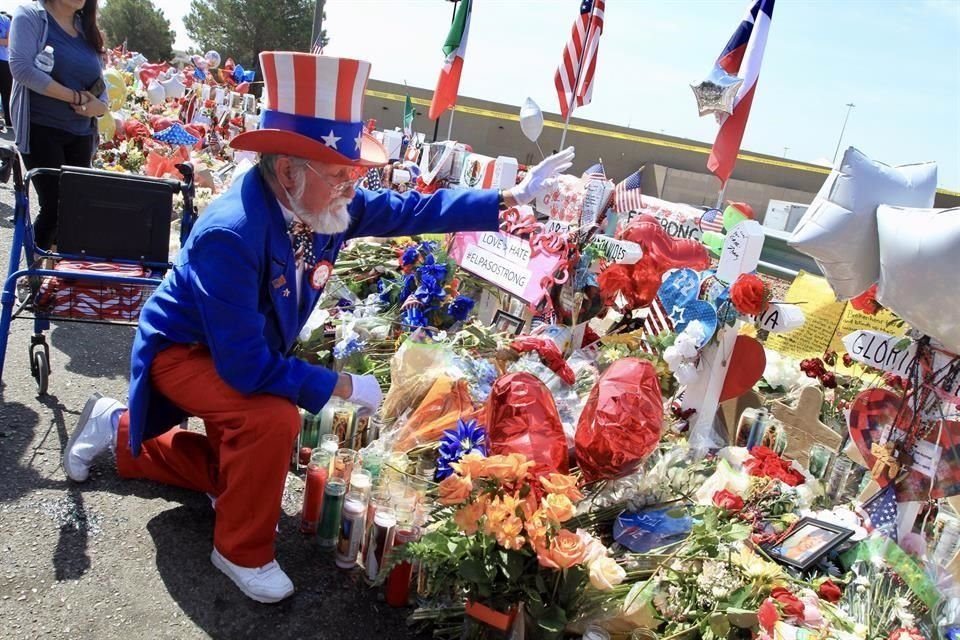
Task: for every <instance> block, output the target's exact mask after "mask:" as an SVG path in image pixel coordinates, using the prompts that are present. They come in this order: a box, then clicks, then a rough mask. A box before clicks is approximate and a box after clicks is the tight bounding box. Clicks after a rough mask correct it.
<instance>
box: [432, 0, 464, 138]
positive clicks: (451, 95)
mask: <svg viewBox="0 0 960 640" xmlns="http://www.w3.org/2000/svg"><path fill="white" fill-rule="evenodd" d="M472 9H473V0H460V6H458V7H457V13H456V15H455V16H454V18H453V24H451V25H450V33H448V34H447V39H446V41H444V43H443V55H445V56H446V58H445V59H444V61H443V69H441V70H440V79H439V80H438V81H437V89H436V91H434V92H433V100H432V101H431V102H430V119H431V120H436V119H437V118H439V117H440V114H442V113H443V112H444V111H446V110H447V109H448V108H450V107H453V106H455V105H456V104H457V92H458V91H459V88H460V72H461V71H463V56H464V54H465V53H466V51H467V34H468V33H469V31H470V12H471V11H472Z"/></svg>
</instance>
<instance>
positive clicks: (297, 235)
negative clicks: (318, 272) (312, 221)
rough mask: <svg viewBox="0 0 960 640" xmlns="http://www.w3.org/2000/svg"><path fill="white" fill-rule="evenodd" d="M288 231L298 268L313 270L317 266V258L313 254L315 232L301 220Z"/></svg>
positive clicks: (291, 224)
mask: <svg viewBox="0 0 960 640" xmlns="http://www.w3.org/2000/svg"><path fill="white" fill-rule="evenodd" d="M287 231H289V232H290V235H291V237H292V241H293V257H294V258H296V260H297V267H305V268H306V269H312V268H313V267H314V266H315V265H316V264H317V256H316V255H315V254H314V253H313V231H312V230H311V229H310V227H308V226H307V225H305V224H303V223H302V222H300V221H299V220H294V221H293V222H291V223H290V226H288V227H287Z"/></svg>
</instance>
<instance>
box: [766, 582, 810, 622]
mask: <svg viewBox="0 0 960 640" xmlns="http://www.w3.org/2000/svg"><path fill="white" fill-rule="evenodd" d="M770 596H771V597H772V598H773V599H774V600H776V601H777V603H778V604H779V605H780V609H781V610H782V611H783V612H784V613H785V614H786V615H787V616H788V617H790V618H802V617H803V602H801V601H800V598H798V597H797V596H795V595H793V593H791V592H790V590H789V589H784V588H783V587H777V588H776V589H774V590H773V591H771V592H770Z"/></svg>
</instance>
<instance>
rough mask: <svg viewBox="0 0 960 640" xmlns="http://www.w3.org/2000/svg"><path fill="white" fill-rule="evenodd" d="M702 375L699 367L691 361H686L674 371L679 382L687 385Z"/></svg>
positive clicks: (674, 375)
mask: <svg viewBox="0 0 960 640" xmlns="http://www.w3.org/2000/svg"><path fill="white" fill-rule="evenodd" d="M699 375H700V372H699V371H698V370H697V367H696V366H695V365H693V364H691V363H689V362H684V363H683V364H681V365H680V366H679V367H677V369H676V370H675V371H674V372H673V377H675V378H676V379H677V382H678V383H680V384H682V385H684V386H687V385H690V384H692V383H693V382H694V381H695V380H696V379H697V378H698V377H699Z"/></svg>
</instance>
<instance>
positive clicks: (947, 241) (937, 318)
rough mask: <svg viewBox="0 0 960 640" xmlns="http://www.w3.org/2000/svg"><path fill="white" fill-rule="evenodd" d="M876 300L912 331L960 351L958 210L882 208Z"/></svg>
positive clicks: (959, 213)
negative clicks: (904, 322) (912, 329)
mask: <svg viewBox="0 0 960 640" xmlns="http://www.w3.org/2000/svg"><path fill="white" fill-rule="evenodd" d="M877 229H878V232H879V237H880V286H879V287H878V288H877V300H879V301H880V304H882V305H883V306H885V307H888V308H890V310H891V311H893V312H894V313H896V314H897V315H898V316H900V317H901V318H903V319H904V320H906V321H907V323H908V324H910V325H911V326H912V327H914V328H916V329H917V330H919V331H922V332H923V333H925V334H927V335H928V336H930V337H931V338H935V339H937V340H939V341H940V342H941V343H943V346H944V347H946V348H947V349H949V350H951V351H953V352H954V353H960V322H957V318H956V310H957V309H958V308H960V279H958V278H957V274H958V273H960V251H958V247H960V208H956V209H906V208H902V207H888V206H881V207H880V208H879V210H878V211H877Z"/></svg>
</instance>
